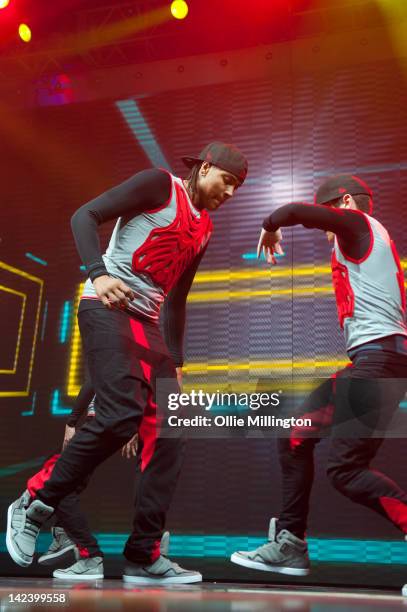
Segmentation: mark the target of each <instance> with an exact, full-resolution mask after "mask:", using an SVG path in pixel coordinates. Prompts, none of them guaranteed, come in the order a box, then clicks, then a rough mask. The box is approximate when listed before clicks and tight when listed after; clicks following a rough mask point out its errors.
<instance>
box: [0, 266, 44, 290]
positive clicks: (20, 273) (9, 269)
mask: <svg viewBox="0 0 407 612" xmlns="http://www.w3.org/2000/svg"><path fill="white" fill-rule="evenodd" d="M0 268H3V270H7V272H12V274H17V275H18V276H22V277H23V278H28V280H32V281H34V282H35V283H38V284H39V285H43V284H44V281H43V280H42V278H38V276H33V275H32V274H28V272H24V270H19V269H18V268H13V266H9V265H8V264H6V263H4V261H0Z"/></svg>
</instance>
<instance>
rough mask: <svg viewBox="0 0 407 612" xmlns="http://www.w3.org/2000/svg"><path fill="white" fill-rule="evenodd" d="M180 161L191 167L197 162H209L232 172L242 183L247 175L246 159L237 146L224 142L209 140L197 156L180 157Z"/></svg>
mask: <svg viewBox="0 0 407 612" xmlns="http://www.w3.org/2000/svg"><path fill="white" fill-rule="evenodd" d="M181 159H182V161H183V162H184V164H185V165H186V166H188V168H192V167H193V166H195V164H197V163H199V162H204V161H206V162H209V163H210V164H213V165H214V166H217V167H218V168H222V170H226V172H230V173H231V174H234V175H235V176H236V177H237V178H238V179H239V181H240V184H242V183H243V181H244V180H245V178H246V176H247V170H248V167H249V165H248V163H247V159H246V158H245V156H244V155H243V153H242V152H241V151H239V149H238V148H237V147H235V146H234V145H231V144H226V143H225V142H211V143H210V144H208V145H206V147H205V148H204V149H203V150H202V151H201V152H200V154H199V155H198V156H195V157H193V156H191V157H182V158H181Z"/></svg>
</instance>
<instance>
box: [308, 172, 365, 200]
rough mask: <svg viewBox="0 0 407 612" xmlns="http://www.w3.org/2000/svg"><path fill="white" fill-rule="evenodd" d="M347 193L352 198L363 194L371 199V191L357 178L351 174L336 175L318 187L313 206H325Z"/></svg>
mask: <svg viewBox="0 0 407 612" xmlns="http://www.w3.org/2000/svg"><path fill="white" fill-rule="evenodd" d="M347 193H348V194H349V195H352V196H353V195H359V194H365V195H368V196H369V197H370V198H371V197H372V191H371V189H370V188H369V187H368V185H367V184H366V183H365V182H364V181H362V179H360V178H359V177H357V176H352V175H351V174H336V175H335V176H331V177H329V178H328V179H327V180H326V181H325V182H324V183H322V185H320V187H319V188H318V190H317V192H316V194H315V198H314V204H326V203H327V202H330V201H331V200H336V199H337V198H340V197H342V196H344V195H345V194H347Z"/></svg>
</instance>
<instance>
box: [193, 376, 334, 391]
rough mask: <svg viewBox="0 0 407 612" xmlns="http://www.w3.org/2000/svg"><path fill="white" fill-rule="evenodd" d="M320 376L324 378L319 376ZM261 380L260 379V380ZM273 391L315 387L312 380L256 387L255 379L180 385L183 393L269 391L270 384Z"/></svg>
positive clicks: (277, 382) (303, 389) (275, 382)
mask: <svg viewBox="0 0 407 612" xmlns="http://www.w3.org/2000/svg"><path fill="white" fill-rule="evenodd" d="M321 378H324V377H323V376H321ZM261 382H262V381H261ZM272 383H274V386H273V387H272V389H273V391H275V390H278V391H286V390H288V391H311V390H312V389H315V387H316V385H315V384H314V383H312V382H282V381H279V380H276V381H273V380H270V381H269V386H268V387H262V388H260V389H259V388H258V383H257V381H249V382H247V383H244V382H233V381H229V382H225V381H222V382H218V383H207V382H203V383H200V382H195V383H194V384H191V383H186V384H183V385H182V390H183V392H185V393H191V391H199V390H202V391H204V392H205V393H217V392H218V391H219V393H220V394H222V393H259V394H260V393H269V392H270V391H271V384H272Z"/></svg>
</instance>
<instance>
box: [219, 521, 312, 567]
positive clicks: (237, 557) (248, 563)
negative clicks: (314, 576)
mask: <svg viewBox="0 0 407 612" xmlns="http://www.w3.org/2000/svg"><path fill="white" fill-rule="evenodd" d="M276 524H277V519H275V518H272V519H271V521H270V528H269V542H268V543H267V544H263V546H259V548H256V550H252V551H248V552H244V551H238V552H235V553H233V555H232V556H231V557H230V560H231V561H232V563H237V565H243V566H244V567H250V568H252V569H258V570H263V571H266V572H277V573H278V574H289V575H290V576H307V574H309V572H310V562H309V558H308V548H307V543H306V542H304V540H300V538H297V537H296V536H295V535H293V534H292V533H291V532H290V531H288V530H287V529H283V530H282V531H280V533H279V534H278V535H277V537H276Z"/></svg>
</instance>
